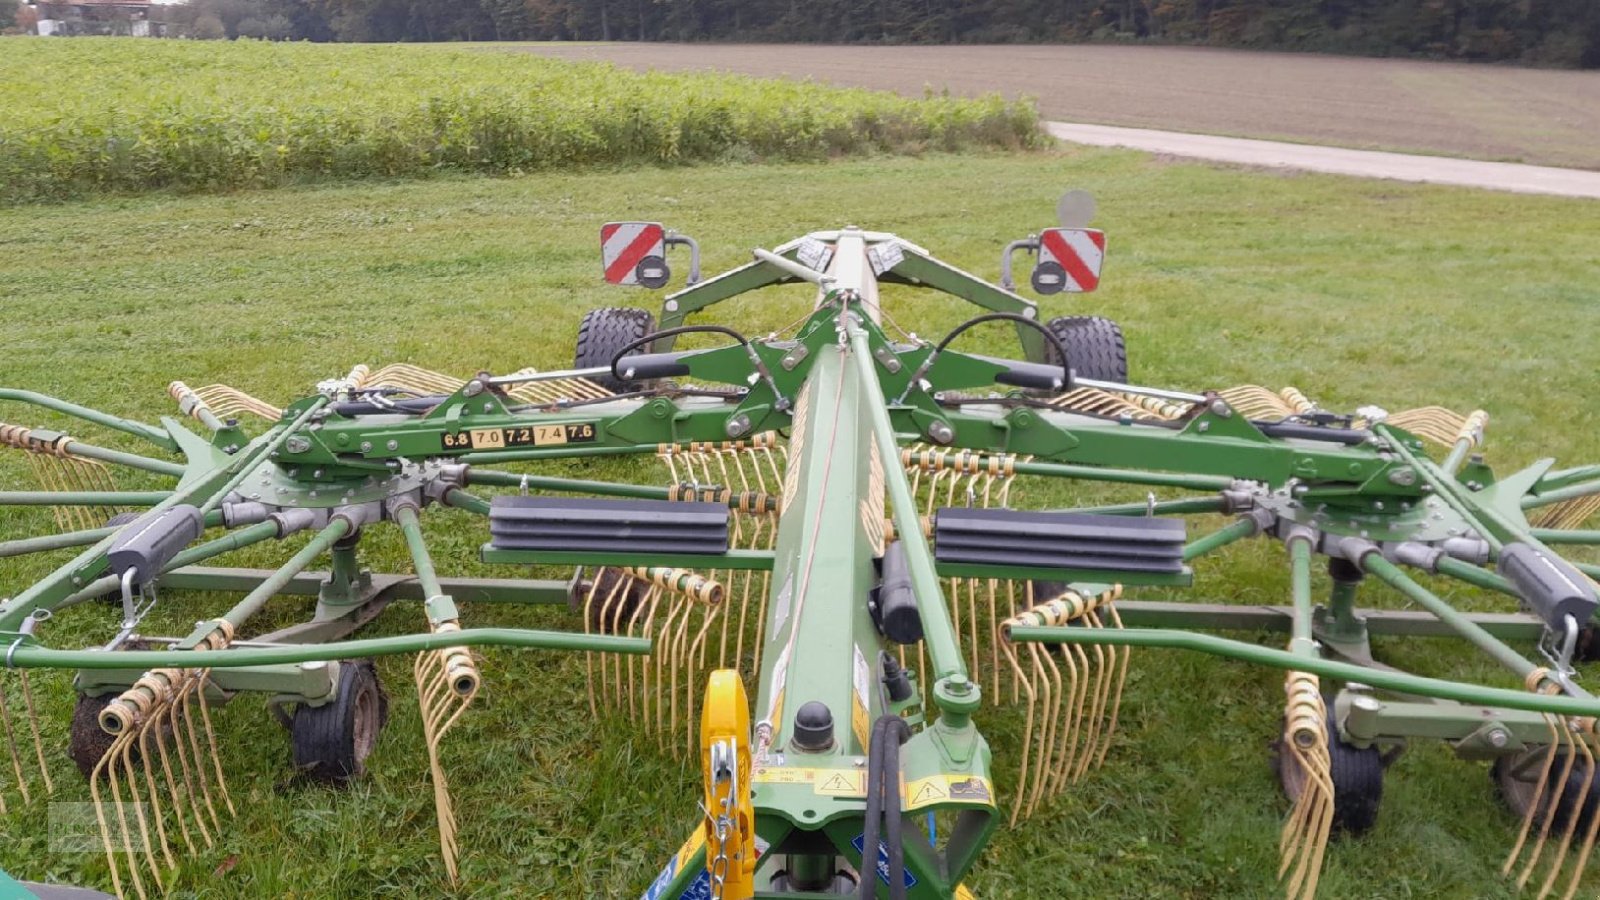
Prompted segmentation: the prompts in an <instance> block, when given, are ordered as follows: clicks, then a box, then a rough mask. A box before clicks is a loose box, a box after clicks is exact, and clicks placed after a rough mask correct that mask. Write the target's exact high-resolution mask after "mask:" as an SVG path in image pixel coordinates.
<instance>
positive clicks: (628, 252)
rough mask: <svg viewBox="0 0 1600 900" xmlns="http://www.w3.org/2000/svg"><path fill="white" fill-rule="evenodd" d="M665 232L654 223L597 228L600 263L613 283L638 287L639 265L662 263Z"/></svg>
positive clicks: (616, 223)
mask: <svg viewBox="0 0 1600 900" xmlns="http://www.w3.org/2000/svg"><path fill="white" fill-rule="evenodd" d="M666 241H667V232H666V229H664V228H662V227H661V225H660V224H658V223H656V222H607V223H606V224H604V225H602V226H600V261H601V263H602V264H603V265H604V266H605V270H606V280H607V281H609V282H611V283H612V284H639V283H640V281H639V263H641V262H644V261H645V260H646V259H650V258H651V257H654V259H653V260H652V261H653V262H657V263H661V264H663V265H664V264H665V261H666V252H667V244H666Z"/></svg>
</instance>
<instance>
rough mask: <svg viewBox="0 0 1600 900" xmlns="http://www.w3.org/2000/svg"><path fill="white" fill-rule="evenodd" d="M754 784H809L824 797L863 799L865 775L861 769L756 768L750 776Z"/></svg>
mask: <svg viewBox="0 0 1600 900" xmlns="http://www.w3.org/2000/svg"><path fill="white" fill-rule="evenodd" d="M751 780H752V781H754V782H755V783H756V784H809V785H811V790H812V791H813V792H814V793H818V794H822V795H823V796H826V797H865V796H866V795H867V773H866V772H865V771H864V770H862V769H796V768H784V767H782V766H757V767H756V770H755V772H754V773H753V774H752V775H751Z"/></svg>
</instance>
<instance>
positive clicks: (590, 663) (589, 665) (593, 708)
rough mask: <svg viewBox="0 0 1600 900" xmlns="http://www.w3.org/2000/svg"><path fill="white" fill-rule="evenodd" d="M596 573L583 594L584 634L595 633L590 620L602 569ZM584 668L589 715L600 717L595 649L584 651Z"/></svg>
mask: <svg viewBox="0 0 1600 900" xmlns="http://www.w3.org/2000/svg"><path fill="white" fill-rule="evenodd" d="M594 574H595V577H594V580H593V581H591V582H589V590H588V591H586V592H585V593H584V595H583V610H582V616H583V633H584V634H592V633H594V629H593V627H592V626H591V625H590V622H591V621H592V618H593V615H594V595H595V591H598V590H599V589H600V571H599V570H596V571H595V573H594ZM601 665H604V662H603V661H602V663H601ZM583 668H584V673H585V675H586V679H585V680H586V681H587V682H588V687H589V715H591V716H593V717H595V718H597V719H598V718H599V717H600V707H599V705H598V704H597V703H595V699H594V653H593V651H589V650H585V651H584V652H583ZM601 677H602V678H604V677H605V672H604V670H603V669H602V670H601Z"/></svg>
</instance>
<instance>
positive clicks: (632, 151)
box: [0, 38, 1044, 203]
mask: <svg viewBox="0 0 1600 900" xmlns="http://www.w3.org/2000/svg"><path fill="white" fill-rule="evenodd" d="M0 109H4V110H5V111H6V115H5V116H4V117H3V119H0V203H7V202H12V203H14V202H19V201H30V200H41V199H54V198H61V197H73V196H83V195H91V194H97V193H102V192H107V191H115V192H139V191H146V190H153V189H173V190H181V191H197V190H217V189H224V188H235V187H266V186H274V185H279V184H285V183H289V182H295V181H308V180H316V179H329V178H353V177H370V176H400V175H404V176H412V177H420V176H425V175H429V174H433V173H436V172H440V171H471V172H492V173H508V172H513V173H514V172H528V171H535V170H544V169H550V168H553V167H557V166H560V167H571V166H579V165H582V166H598V165H617V164H636V163H662V162H669V163H670V162H695V161H727V160H745V161H748V160H763V161H770V160H815V159H829V158H835V157H840V156H846V155H863V154H882V153H919V152H923V151H926V150H948V151H955V150H963V149H968V148H974V147H986V148H1016V147H1025V146H1036V145H1038V144H1040V143H1041V142H1042V141H1043V140H1044V138H1043V137H1042V136H1041V134H1040V131H1039V128H1038V122H1037V115H1036V114H1035V112H1034V109H1033V107H1032V105H1031V104H1029V103H1027V102H1024V101H1016V102H1007V101H1002V100H1000V99H999V98H998V97H989V98H986V99H981V100H960V99H951V98H928V99H921V100H913V99H906V98H903V97H899V96H896V95H894V94H890V93H885V92H874V91H865V90H859V89H849V88H833V87H825V86H822V85H817V84H808V83H800V82H794V81H785V80H776V79H756V78H747V77H743V76H736V75H716V74H661V73H648V74H640V73H636V72H632V71H629V70H626V69H622V68H617V67H614V66H611V65H608V64H604V63H566V62H557V61H553V60H546V59H538V58H535V57H529V56H525V55H520V54H484V53H473V52H466V51H446V50H442V49H439V48H410V47H403V46H352V45H332V44H278V43H266V42H253V41H236V42H183V41H144V40H138V39H111V40H95V41H39V40H30V39H27V38H10V39H4V40H0Z"/></svg>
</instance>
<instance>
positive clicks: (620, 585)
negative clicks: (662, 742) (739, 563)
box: [600, 570, 634, 700]
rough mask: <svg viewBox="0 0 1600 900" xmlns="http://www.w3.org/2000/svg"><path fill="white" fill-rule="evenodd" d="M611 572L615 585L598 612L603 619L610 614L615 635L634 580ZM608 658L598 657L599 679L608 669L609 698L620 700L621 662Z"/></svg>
mask: <svg viewBox="0 0 1600 900" xmlns="http://www.w3.org/2000/svg"><path fill="white" fill-rule="evenodd" d="M613 572H614V573H615V574H616V578H617V583H616V584H615V585H612V587H611V593H610V594H608V595H606V605H605V607H604V608H603V609H601V610H600V615H601V616H602V617H603V616H605V615H606V614H608V613H609V614H610V616H611V633H612V634H616V633H617V630H618V629H619V628H620V627H621V625H622V611H623V608H624V607H626V606H627V605H628V596H629V594H631V593H632V592H633V588H634V578H633V576H632V575H628V574H626V573H624V572H622V571H620V570H613ZM609 657H611V654H609V653H602V654H601V655H600V675H601V678H604V677H605V673H606V672H607V670H608V667H609V671H610V672H611V677H612V682H614V683H615V688H614V689H613V690H612V691H611V694H610V696H611V697H614V698H616V699H618V700H621V699H622V660H620V659H616V658H609Z"/></svg>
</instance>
